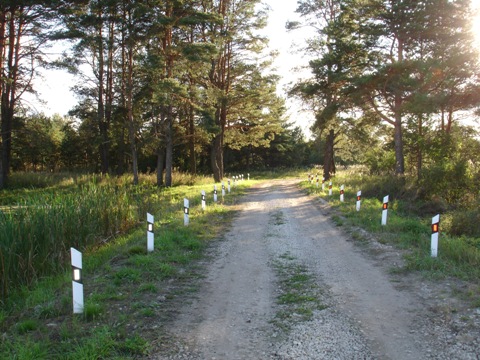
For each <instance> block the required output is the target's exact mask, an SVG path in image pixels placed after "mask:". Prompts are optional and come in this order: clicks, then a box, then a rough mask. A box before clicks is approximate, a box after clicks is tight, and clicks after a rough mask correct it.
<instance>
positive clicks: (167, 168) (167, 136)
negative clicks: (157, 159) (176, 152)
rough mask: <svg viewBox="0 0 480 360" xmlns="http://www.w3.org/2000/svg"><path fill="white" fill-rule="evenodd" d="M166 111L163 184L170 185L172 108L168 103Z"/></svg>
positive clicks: (171, 179)
mask: <svg viewBox="0 0 480 360" xmlns="http://www.w3.org/2000/svg"><path fill="white" fill-rule="evenodd" d="M167 108H168V111H167V124H166V125H167V126H166V129H165V147H166V154H165V186H167V187H170V186H172V181H173V177H172V170H173V109H172V106H171V105H169V106H168V107H167Z"/></svg>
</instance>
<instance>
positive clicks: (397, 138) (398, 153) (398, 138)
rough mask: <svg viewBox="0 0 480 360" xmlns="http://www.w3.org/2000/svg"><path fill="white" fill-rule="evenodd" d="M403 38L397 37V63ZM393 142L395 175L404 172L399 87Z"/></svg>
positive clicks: (401, 56)
mask: <svg viewBox="0 0 480 360" xmlns="http://www.w3.org/2000/svg"><path fill="white" fill-rule="evenodd" d="M403 51H404V49H403V40H402V39H400V38H399V39H398V54H397V61H398V63H400V64H401V63H402V62H403ZM394 102H395V104H394V113H395V124H394V143H395V173H396V174H397V175H403V174H404V173H405V158H404V155H403V131H402V105H403V98H402V92H401V89H397V90H396V93H395V98H394Z"/></svg>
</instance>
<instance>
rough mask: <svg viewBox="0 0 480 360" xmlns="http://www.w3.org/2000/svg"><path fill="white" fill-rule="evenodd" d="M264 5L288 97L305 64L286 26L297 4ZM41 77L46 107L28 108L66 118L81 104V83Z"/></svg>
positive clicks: (55, 75)
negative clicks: (76, 90) (77, 92)
mask: <svg viewBox="0 0 480 360" xmlns="http://www.w3.org/2000/svg"><path fill="white" fill-rule="evenodd" d="M264 2H265V3H266V4H268V5H269V6H270V7H271V9H272V11H271V12H270V16H269V23H268V26H267V27H266V28H265V29H264V31H263V33H264V34H265V35H266V36H268V38H269V39H270V48H272V49H276V50H278V51H280V55H279V57H278V59H277V60H276V62H275V66H276V67H277V69H278V74H280V75H281V77H282V80H281V82H280V85H279V90H278V93H279V95H281V96H285V91H284V90H283V89H284V88H285V86H286V85H287V84H288V83H290V82H292V81H294V80H296V79H297V76H296V74H295V73H294V72H293V70H292V69H293V68H294V67H296V66H298V65H299V64H302V63H305V61H304V59H302V58H301V57H300V56H299V55H298V54H292V53H291V50H290V48H291V45H292V43H298V42H301V41H303V39H302V38H301V36H302V35H301V32H299V31H295V32H293V33H288V32H287V31H286V29H285V23H286V22H287V21H288V20H293V19H295V9H296V3H297V0H282V1H279V0H264ZM56 48H57V51H58V53H59V52H61V48H59V47H56ZM56 55H58V54H56V53H55V48H53V49H52V50H51V57H52V58H53V57H55V56H56ZM42 73H43V79H42V80H38V81H36V84H35V88H36V89H37V90H38V91H39V93H40V98H41V99H42V100H43V101H44V103H40V102H39V101H37V100H36V99H35V98H34V97H32V96H30V95H28V96H27V105H28V106H30V107H32V108H34V109H35V110H36V111H38V112H43V113H45V114H46V115H53V114H60V115H62V116H63V115H67V113H68V111H69V110H70V109H72V108H73V107H74V106H75V105H76V104H77V102H78V99H77V98H76V97H75V95H74V94H73V92H72V91H71V90H70V88H71V87H72V86H73V85H74V84H75V82H76V81H78V80H77V79H75V78H74V77H73V76H72V75H70V74H68V73H66V72H65V71H62V70H48V71H45V70H43V71H42ZM287 106H289V107H290V108H291V110H290V115H291V117H292V118H293V117H294V115H293V114H297V115H298V112H299V105H298V104H296V102H295V101H288V103H287ZM306 117H308V114H302V115H301V118H300V117H299V120H302V119H306ZM292 120H294V119H292ZM309 122H310V121H306V120H302V121H298V124H299V125H300V126H302V128H303V129H304V131H305V132H308V127H309V126H310V124H309Z"/></svg>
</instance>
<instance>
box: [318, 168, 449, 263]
mask: <svg viewBox="0 0 480 360" xmlns="http://www.w3.org/2000/svg"><path fill="white" fill-rule="evenodd" d="M318 180H319V179H318V175H317V181H316V183H317V187H318ZM308 181H309V183H310V184H313V175H310V174H309V175H308ZM324 183H325V178H323V180H322V190H324ZM332 193H333V185H332V182H331V181H330V182H329V184H328V195H329V196H332ZM344 200H345V185H341V186H340V201H341V202H344ZM361 200H362V191H360V190H359V191H358V192H357V203H356V206H355V208H356V210H357V211H360V205H361ZM388 201H389V196H388V195H387V196H385V197H384V198H383V205H382V223H381V224H382V225H383V226H386V225H387V216H388ZM439 225H440V215H435V216H434V217H433V218H432V235H431V245H430V252H431V256H432V257H437V255H438V232H439V230H440V228H439Z"/></svg>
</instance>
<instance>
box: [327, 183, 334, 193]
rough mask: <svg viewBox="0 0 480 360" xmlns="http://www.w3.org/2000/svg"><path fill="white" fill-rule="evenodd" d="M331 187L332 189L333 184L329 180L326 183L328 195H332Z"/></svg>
mask: <svg viewBox="0 0 480 360" xmlns="http://www.w3.org/2000/svg"><path fill="white" fill-rule="evenodd" d="M332 189H333V186H332V182H331V181H330V182H329V183H328V195H329V196H332V193H333V190H332Z"/></svg>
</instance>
